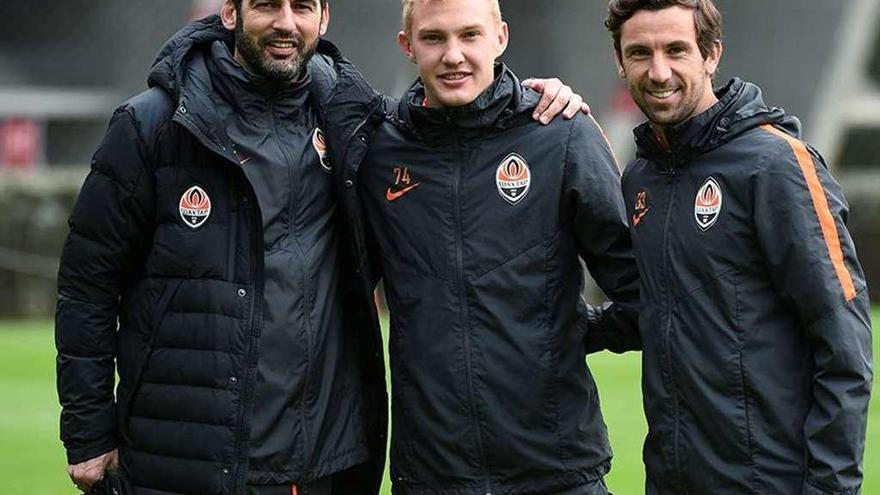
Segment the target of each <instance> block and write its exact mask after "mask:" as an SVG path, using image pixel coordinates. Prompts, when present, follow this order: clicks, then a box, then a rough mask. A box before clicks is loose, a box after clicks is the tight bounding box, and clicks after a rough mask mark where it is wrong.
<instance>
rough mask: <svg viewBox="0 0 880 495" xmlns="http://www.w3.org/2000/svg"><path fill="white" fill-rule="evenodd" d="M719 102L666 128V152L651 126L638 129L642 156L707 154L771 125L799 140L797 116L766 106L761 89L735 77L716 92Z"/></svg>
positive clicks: (638, 141)
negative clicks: (749, 132) (739, 137)
mask: <svg viewBox="0 0 880 495" xmlns="http://www.w3.org/2000/svg"><path fill="white" fill-rule="evenodd" d="M715 95H716V96H717V97H718V102H717V103H716V104H715V105H713V106H712V108H710V109H709V110H707V111H705V112H703V113H701V114H699V115H697V116H695V117H693V118H691V119H689V120H687V121H685V122H682V123H681V124H678V125H675V126H671V127H668V128H667V129H666V140H667V142H668V143H669V149H668V150H667V149H666V147H664V146H663V145H662V144H661V143H660V141H659V140H658V139H657V135H656V133H655V132H654V129H653V128H652V127H651V125H650V123H648V122H645V123H644V124H642V125H640V126H639V127H637V128H636V129H635V130H634V131H633V133H634V134H635V138H636V144H637V145H638V154H639V156H644V157H649V158H650V157H652V156H658V155H663V156H667V155H669V154H670V153H671V154H672V155H675V156H677V157H681V158H685V159H686V158H687V157H692V156H697V155H701V154H703V153H707V152H709V151H711V150H713V149H715V148H718V147H719V146H721V145H723V144H725V143H727V142H729V141H731V140H733V139H735V138H736V137H737V136H740V135H741V134H743V133H745V132H747V131H750V130H752V129H754V128H756V127H759V126H762V125H765V124H770V125H774V126H776V127H778V128H780V129H782V130H783V131H784V132H786V133H788V134H790V135H792V136H794V137H798V138H799V137H800V134H801V124H800V121H799V120H798V119H797V117H794V116H788V115H786V114H785V111H784V110H783V109H781V108H777V107H773V108H770V107H768V106H767V105H766V104H765V103H764V98H763V96H762V93H761V88H759V87H758V86H756V85H754V84H752V83H749V82H745V81H743V80H742V79H739V78H734V79H732V80H731V81H730V82H728V83H727V84H726V85H724V86H723V87H721V88H720V89H718V90H716V91H715Z"/></svg>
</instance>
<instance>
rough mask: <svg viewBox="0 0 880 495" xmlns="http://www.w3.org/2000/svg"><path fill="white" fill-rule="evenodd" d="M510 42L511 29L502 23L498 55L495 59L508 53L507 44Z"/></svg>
mask: <svg viewBox="0 0 880 495" xmlns="http://www.w3.org/2000/svg"><path fill="white" fill-rule="evenodd" d="M509 42H510V27H509V26H508V25H507V23H506V22H504V21H502V22H501V26H500V28H499V30H498V54H497V55H495V58H500V57H501V56H502V55H504V52H505V51H507V44H508V43H509Z"/></svg>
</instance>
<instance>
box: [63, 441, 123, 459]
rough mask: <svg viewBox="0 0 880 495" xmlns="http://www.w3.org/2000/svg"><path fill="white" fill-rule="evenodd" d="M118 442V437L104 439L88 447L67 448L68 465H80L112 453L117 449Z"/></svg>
mask: <svg viewBox="0 0 880 495" xmlns="http://www.w3.org/2000/svg"><path fill="white" fill-rule="evenodd" d="M118 446H119V445H118V442H117V441H116V437H112V436H111V437H106V438H102V439H100V440H98V441H95V442H93V443H90V444H88V445H82V446H76V447H71V446H68V447H67V463H68V464H71V465H73V464H79V463H81V462H85V461H88V460H90V459H94V458H95V457H98V456H101V455H104V454H106V453H107V452H110V451H111V450H113V449H115V448H117V447H118Z"/></svg>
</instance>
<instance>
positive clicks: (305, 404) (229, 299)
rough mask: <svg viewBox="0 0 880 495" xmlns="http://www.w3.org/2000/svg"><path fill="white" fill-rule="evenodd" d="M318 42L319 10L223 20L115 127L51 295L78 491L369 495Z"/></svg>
mask: <svg viewBox="0 0 880 495" xmlns="http://www.w3.org/2000/svg"><path fill="white" fill-rule="evenodd" d="M328 22H329V10H328V5H327V2H326V1H322V0H244V1H242V0H227V1H226V2H225V3H224V4H223V7H222V10H221V14H220V16H219V17H217V16H213V17H210V18H207V19H204V20H202V21H198V22H195V23H193V24H192V25H190V26H188V27H187V28H185V29H184V30H182V31H181V32H180V33H178V34H177V35H176V36H175V37H174V38H173V39H172V40H170V41H169V42H168V43H167V44H166V46H165V47H164V48H163V49H162V51H161V53H160V55H159V57H158V59H157V60H156V62H155V64H154V66H153V69H152V72H151V74H150V77H149V86H150V89H149V90H147V91H146V92H144V93H142V94H140V95H138V96H136V97H134V98H132V99H131V100H129V101H128V102H126V103H125V104H124V105H122V106H121V107H120V108H119V109H118V110H117V111H116V112H115V114H114V116H113V119H112V121H111V123H110V127H109V129H108V131H107V134H106V136H105V138H104V141H103V143H102V144H101V146H100V148H99V150H98V151H97V153H96V155H95V158H94V160H93V163H92V171H91V173H90V175H89V177H88V178H87V179H86V182H85V184H84V186H83V189H82V192H81V194H80V197H79V199H78V201H77V204H76V207H75V209H74V212H73V214H72V217H71V219H70V234H69V236H68V239H67V242H66V245H65V248H64V253H63V256H62V263H61V268H60V273H59V282H58V284H59V288H58V295H59V302H58V310H57V320H56V342H57V348H58V392H59V397H60V400H61V404H62V406H63V411H62V416H61V435H62V439H63V441H64V444H65V448H66V449H67V454H68V462H69V464H70V466H69V474H70V476H71V479H72V480H73V481H74V483H75V484H76V485H77V486H78V487H79V488H80V489H82V490H84V491H87V490H89V489H90V488H91V487H92V485H94V484H95V483H96V482H97V481H98V480H100V479H102V478H103V477H104V476H105V473H106V472H107V471H112V470H117V469H119V470H121V471H122V473H123V474H124V477H125V478H126V479H127V480H128V483H129V484H130V485H131V490H132V491H133V493H135V494H137V495H160V494H161V495H171V494H193V493H198V494H200V495H211V494H228V493H234V494H243V493H244V494H260V495H271V494H275V493H277V494H290V493H293V494H298V493H304V494H306V493H307V494H315V495H320V494H329V493H344V494H361V493H363V494H375V493H377V492H378V487H379V483H380V480H381V474H382V468H383V465H384V451H385V445H386V440H385V431H386V414H387V412H386V411H387V408H386V402H385V401H386V391H385V380H384V369H383V363H382V357H381V356H382V353H381V338H380V334H379V330H378V324H377V320H376V317H375V309H374V307H373V305H372V301H371V299H370V297H369V294H368V293H366V292H365V291H358V290H356V289H357V287H358V284H357V282H356V280H357V279H356V276H355V271H356V268H355V267H353V264H352V263H350V262H348V261H347V260H348V259H350V258H351V254H350V253H346V252H345V251H344V249H345V244H344V243H342V242H340V239H339V235H338V233H337V228H336V223H337V220H336V213H337V211H336V202H335V199H334V192H333V190H332V183H333V181H332V175H331V174H332V167H331V163H330V160H329V158H328V149H327V146H326V145H325V138H324V134H323V132H322V131H321V112H322V108H321V107H320V103H319V101H318V99H319V96H317V95H323V94H331V93H332V94H334V95H335V96H337V97H343V98H344V97H346V96H349V93H350V92H352V91H353V90H352V89H350V87H348V86H346V81H347V78H348V77H349V76H350V75H351V74H352V73H354V70H353V69H352V68H351V67H350V64H347V62H346V61H345V60H344V59H343V58H342V57H341V55H339V52H338V50H336V48H335V47H333V45H332V44H330V43H328V42H325V41H319V39H320V37H321V35H323V34H324V33H325V32H326V29H327V24H328ZM316 53H317V54H318V56H317V57H315V58H314V60H313V61H312V63H310V60H312V56H313V55H314V54H316ZM307 67H308V69H307ZM547 93H548V94H549V95H551V96H552V93H553V92H551V91H548V92H547ZM351 96H352V97H354V96H361V95H360V94H358V95H353V94H352V95H351ZM376 96H377V100H376V101H381V97H378V95H376ZM563 96H564V95H563ZM577 101H578V100H577V99H575V100H574V102H575V104H577ZM563 106H564V104H563ZM554 108H556V106H554ZM551 110H552V109H551ZM352 117H353V118H357V117H358V115H357V114H356V112H355V113H353V114H352ZM114 372H118V374H119V383H118V388H117V389H116V395H115V397H114Z"/></svg>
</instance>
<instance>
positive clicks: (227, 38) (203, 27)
mask: <svg viewBox="0 0 880 495" xmlns="http://www.w3.org/2000/svg"><path fill="white" fill-rule="evenodd" d="M215 41H224V42H226V43H227V44H228V45H229V48H230V51H232V50H234V45H235V35H234V34H233V33H232V31H229V30H228V29H226V28H224V27H223V24H222V23H221V22H220V16H219V15H216V14H215V15H212V16H208V17H205V18H204V19H200V20H198V21H195V22H192V23H190V24H188V25H187V26H185V27H184V28H183V29H181V30H180V31H178V32H177V33H175V34H174V36H172V37H171V39H169V40H168V41H167V42H165V45H164V46H163V47H162V49H161V50H159V54H158V55H157V56H156V59H155V60H154V61H153V68H152V70H151V71H150V75H149V77H148V78H147V85H148V86H149V87H151V88H152V87H156V86H158V87H160V88H163V89H165V90H166V91H167V92H168V93H170V94H171V95H173V96H175V97H177V98H179V97H180V96H181V87H182V84H183V83H184V82H185V75H186V74H187V72H188V70H187V69H188V66H189V65H190V63H191V62H192V58H193V56H194V54H195V53H196V52H202V53H204V52H206V51H207V50H209V49H210V46H211V44H213V43H214V42H215Z"/></svg>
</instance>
